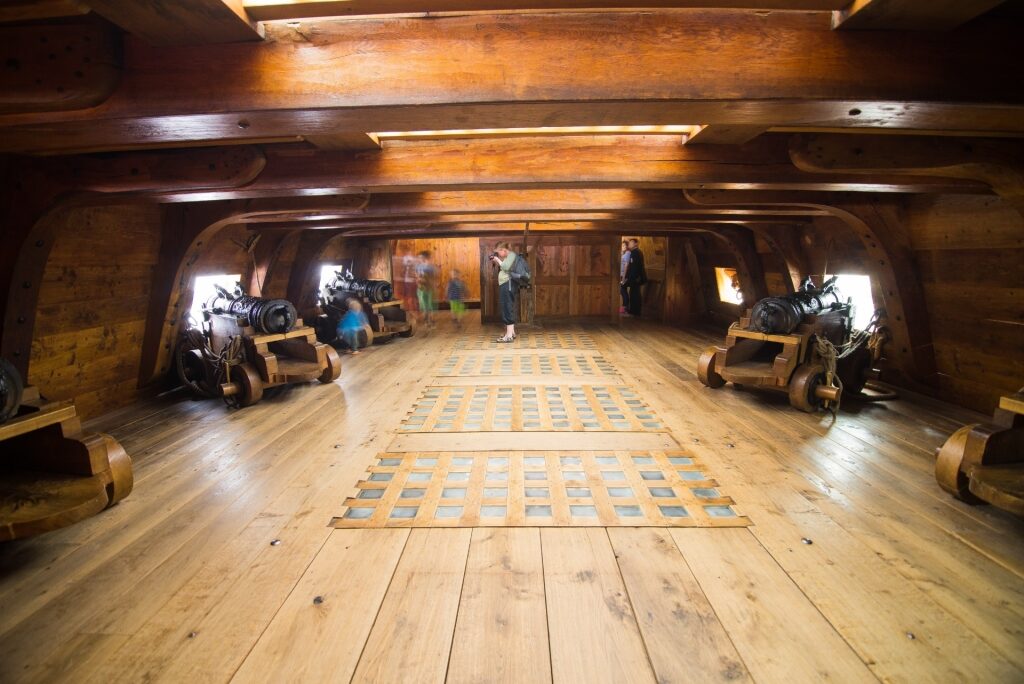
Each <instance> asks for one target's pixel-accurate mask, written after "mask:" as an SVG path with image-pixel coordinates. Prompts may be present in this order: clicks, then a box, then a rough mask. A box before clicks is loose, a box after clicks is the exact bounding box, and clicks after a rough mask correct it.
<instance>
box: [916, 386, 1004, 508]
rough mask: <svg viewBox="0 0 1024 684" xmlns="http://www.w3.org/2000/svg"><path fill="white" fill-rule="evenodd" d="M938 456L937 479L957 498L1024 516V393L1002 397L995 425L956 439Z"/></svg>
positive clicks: (962, 432)
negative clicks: (987, 504) (986, 504)
mask: <svg viewBox="0 0 1024 684" xmlns="http://www.w3.org/2000/svg"><path fill="white" fill-rule="evenodd" d="M935 457H936V458H935V479H936V480H938V483H939V486H940V487H942V488H943V489H945V490H946V491H947V492H949V493H950V494H952V495H953V496H954V497H956V498H957V499H960V500H961V501H966V502H967V503H972V504H978V503H989V504H992V505H993V506H996V507H998V508H1002V509H1004V510H1007V511H1010V512H1011V513H1015V514H1017V515H1021V516H1024V389H1021V390H1020V391H1018V392H1017V393H1016V394H1012V395H1009V396H1004V397H1001V398H1000V400H999V407H998V408H996V410H995V413H994V414H993V416H992V420H991V422H988V423H975V424H973V425H966V426H964V427H962V428H960V429H959V430H957V431H956V432H954V433H953V434H952V435H950V437H949V439H947V440H946V443H945V444H943V445H942V446H941V447H939V448H938V449H936V450H935Z"/></svg>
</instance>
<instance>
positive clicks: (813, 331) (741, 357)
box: [697, 279, 874, 412]
mask: <svg viewBox="0 0 1024 684" xmlns="http://www.w3.org/2000/svg"><path fill="white" fill-rule="evenodd" d="M852 320H853V308H852V305H851V304H849V303H848V302H843V301H841V298H840V296H839V293H838V291H837V290H836V289H835V287H834V286H833V284H832V281H830V282H829V283H826V284H825V285H824V286H823V287H822V288H821V289H818V288H815V287H814V285H813V283H812V282H811V281H810V279H808V281H807V282H806V283H805V284H804V285H803V287H802V288H801V290H800V291H799V292H798V293H795V294H794V295H789V296H788V297H768V298H766V299H763V300H761V301H760V302H758V303H757V304H755V305H754V307H753V308H751V309H748V310H747V312H746V314H745V315H744V316H743V317H742V318H740V320H739V322H737V323H733V324H732V325H731V326H730V327H729V331H728V334H727V336H726V338H725V346H723V347H709V348H708V349H707V350H706V351H705V352H704V353H703V354H701V356H700V359H699V360H698V362H697V377H698V379H699V380H700V381H701V383H703V384H704V385H706V386H708V387H711V388H719V387H722V386H723V385H724V384H725V383H726V382H731V383H733V385H734V386H736V387H742V386H744V385H751V386H757V387H770V388H774V389H778V390H782V391H784V392H787V393H788V394H789V402H790V404H792V405H793V406H794V407H796V408H798V409H800V410H802V411H807V412H814V411H816V410H818V409H819V408H822V407H823V406H827V405H828V404H832V403H838V402H839V399H840V396H841V395H842V393H843V392H846V393H849V394H857V393H859V392H860V391H861V390H862V389H863V388H864V384H865V382H866V381H867V379H868V377H869V376H870V375H872V373H873V372H872V370H871V365H872V363H873V360H874V359H873V357H872V352H871V351H870V350H869V349H868V347H867V344H866V342H867V340H868V338H869V335H868V334H867V333H866V332H864V331H854V330H853V327H852ZM778 331H783V332H778Z"/></svg>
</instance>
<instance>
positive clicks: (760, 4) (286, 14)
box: [244, 0, 847, 21]
mask: <svg viewBox="0 0 1024 684" xmlns="http://www.w3.org/2000/svg"><path fill="white" fill-rule="evenodd" d="M846 2H847V0H288V1H287V2H282V0H244V5H245V9H246V11H248V13H249V16H250V17H252V18H254V19H256V20H257V21H285V20H296V19H312V18H316V17H342V16H350V17H352V16H370V15H375V14H430V15H437V14H439V13H444V12H458V13H465V12H474V13H481V12H487V13H492V12H522V11H551V10H601V9H607V10H618V11H623V10H629V9H687V8H689V9H692V8H709V7H713V8H719V9H745V10H804V11H821V12H827V11H830V10H838V9H840V8H842V7H843V6H844V5H845V4H846Z"/></svg>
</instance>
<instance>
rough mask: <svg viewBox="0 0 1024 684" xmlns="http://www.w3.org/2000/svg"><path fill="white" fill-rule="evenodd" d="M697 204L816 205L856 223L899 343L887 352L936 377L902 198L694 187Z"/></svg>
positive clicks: (925, 376)
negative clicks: (902, 215)
mask: <svg viewBox="0 0 1024 684" xmlns="http://www.w3.org/2000/svg"><path fill="white" fill-rule="evenodd" d="M686 195H687V197H689V198H690V199H691V200H692V201H694V202H695V203H697V204H708V205H719V206H721V205H733V206H759V205H760V206H776V205H780V204H787V205H792V206H807V207H816V208H820V209H822V210H824V211H826V212H827V213H828V214H830V215H831V216H834V217H836V218H838V219H841V220H842V221H843V222H844V223H846V224H847V225H848V226H850V227H851V228H852V229H853V230H854V232H855V233H856V235H857V237H858V238H859V239H860V241H861V244H862V245H863V246H864V249H865V251H866V252H867V254H868V256H869V257H870V258H871V263H872V266H873V269H872V270H873V273H874V274H875V275H876V276H877V278H878V280H879V284H880V285H881V290H882V296H883V298H884V303H885V310H886V313H887V315H888V319H889V328H890V330H891V332H892V336H893V344H892V345H891V347H890V348H889V350H888V352H887V354H888V355H889V356H890V357H891V358H894V359H895V360H896V361H897V365H898V366H899V367H901V368H903V369H904V370H905V371H906V372H907V373H908V375H909V378H910V379H912V380H914V381H916V382H919V383H922V384H924V385H929V386H930V385H933V384H934V382H935V352H934V350H933V348H932V338H931V329H930V326H929V320H928V313H927V308H926V307H925V301H924V290H923V288H922V286H921V280H920V278H919V277H918V271H917V264H916V262H915V260H914V254H913V250H912V249H911V246H910V240H909V237H908V236H907V235H906V231H905V230H904V229H903V226H902V224H901V222H900V220H899V206H898V204H897V202H898V198H897V199H889V198H885V199H880V198H878V197H877V196H864V195H862V194H859V193H827V192H762V191H756V190H751V191H744V190H688V191H686Z"/></svg>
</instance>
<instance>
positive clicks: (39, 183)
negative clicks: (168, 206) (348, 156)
mask: <svg viewBox="0 0 1024 684" xmlns="http://www.w3.org/2000/svg"><path fill="white" fill-rule="evenodd" d="M265 162H266V160H265V158H264V156H263V153H262V152H261V151H260V150H259V149H256V148H247V147H232V148H225V149H221V148H209V149H204V150H178V151H174V152H173V153H168V152H162V153H153V152H137V153H132V154H125V155H118V156H117V157H116V158H111V159H98V158H87V157H71V158H67V159H61V160H60V162H59V163H57V162H53V161H51V160H25V159H21V160H18V163H17V166H14V161H13V160H10V159H8V160H6V161H5V162H4V164H5V168H3V169H0V171H3V172H4V173H3V174H0V175H3V176H4V177H7V178H11V179H14V180H13V182H12V183H10V184H8V185H5V186H4V187H3V188H0V207H2V208H3V209H4V210H5V211H4V216H5V228H6V230H5V234H4V248H3V249H2V250H0V292H6V293H7V294H6V298H5V299H3V300H2V306H3V310H2V316H0V320H2V322H3V328H2V329H0V354H2V355H3V356H4V357H5V358H8V359H11V361H12V362H13V363H14V365H15V366H16V367H17V368H18V371H19V372H20V373H21V374H22V376H23V377H27V374H28V361H29V355H30V354H29V352H30V350H31V345H32V334H33V331H34V325H35V317H36V305H37V303H38V301H39V288H40V285H41V282H42V278H43V272H44V270H45V268H46V261H47V259H48V258H49V255H50V249H51V248H52V246H53V243H54V240H55V238H56V235H57V231H58V229H59V227H60V225H61V222H60V220H59V219H60V217H61V215H62V213H63V212H64V211H66V210H68V209H71V208H74V207H77V206H83V205H86V204H90V203H95V202H97V201H109V199H107V197H106V193H117V194H122V195H123V194H126V195H129V197H128V198H126V199H128V200H129V201H130V199H131V195H133V194H137V193H146V192H152V191H154V190H166V189H169V188H181V189H188V188H191V189H193V190H195V189H196V188H202V187H205V188H218V187H236V186H239V185H244V184H246V183H249V182H250V181H252V180H253V179H254V178H255V177H256V176H257V175H258V174H259V173H260V172H261V171H262V170H263V167H264V164H265ZM7 164H11V166H9V167H7V166H6V165H7Z"/></svg>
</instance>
